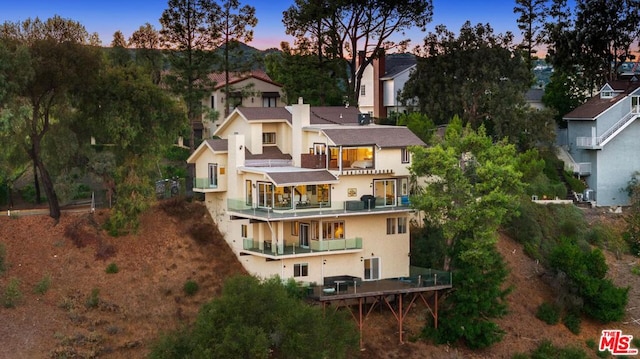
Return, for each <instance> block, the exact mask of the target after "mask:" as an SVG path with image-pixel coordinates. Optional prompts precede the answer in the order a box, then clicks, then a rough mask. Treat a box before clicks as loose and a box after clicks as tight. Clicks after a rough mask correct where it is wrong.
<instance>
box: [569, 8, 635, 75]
mask: <svg viewBox="0 0 640 359" xmlns="http://www.w3.org/2000/svg"><path fill="white" fill-rule="evenodd" d="M639 22H640V1H637V0H622V1H614V2H611V1H607V0H588V1H587V0H579V1H577V9H576V22H575V26H576V34H577V43H578V44H579V45H580V50H581V57H580V60H581V61H580V62H581V63H582V65H583V66H584V68H585V72H587V73H588V72H594V73H595V75H597V77H596V78H595V79H594V85H595V86H596V87H599V86H601V85H602V83H603V82H604V81H608V80H613V79H615V77H616V76H615V71H616V70H617V67H618V64H619V63H620V61H625V60H626V59H627V58H628V57H629V55H630V50H631V45H632V44H633V43H634V42H637V41H638V39H639V35H640V27H639V26H638V23H639Z"/></svg>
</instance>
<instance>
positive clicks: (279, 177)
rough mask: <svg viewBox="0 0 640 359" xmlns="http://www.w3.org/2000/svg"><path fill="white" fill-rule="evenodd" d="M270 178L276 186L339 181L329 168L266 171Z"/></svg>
mask: <svg viewBox="0 0 640 359" xmlns="http://www.w3.org/2000/svg"><path fill="white" fill-rule="evenodd" d="M266 173H267V175H268V176H269V178H271V179H272V180H273V182H274V183H275V184H276V186H286V185H304V184H314V183H331V182H337V181H338V179H337V178H336V176H334V175H332V174H331V172H329V171H327V170H307V171H296V170H291V171H286V170H285V171H269V170H267V171H266Z"/></svg>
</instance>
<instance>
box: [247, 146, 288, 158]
mask: <svg viewBox="0 0 640 359" xmlns="http://www.w3.org/2000/svg"><path fill="white" fill-rule="evenodd" d="M245 159H247V160H262V159H270V160H274V159H283V160H290V159H291V155H290V154H288V153H282V151H280V149H279V148H278V147H276V146H264V147H262V153H261V154H256V155H254V154H252V153H251V152H249V150H246V151H245Z"/></svg>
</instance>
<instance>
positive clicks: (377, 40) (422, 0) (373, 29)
mask: <svg viewBox="0 0 640 359" xmlns="http://www.w3.org/2000/svg"><path fill="white" fill-rule="evenodd" d="M432 15H433V5H432V2H431V0H408V1H395V0H390V1H374V2H362V1H354V0H341V1H315V0H296V1H295V4H294V5H292V6H291V7H289V8H288V9H287V10H286V11H285V12H284V14H283V16H284V18H283V23H284V25H285V29H286V33H287V34H289V35H293V36H294V37H296V39H297V40H296V42H297V43H298V44H305V47H308V45H311V48H312V49H313V52H314V53H316V54H317V56H318V58H319V59H320V60H319V61H320V62H322V59H324V58H328V59H341V60H342V61H344V62H345V63H346V64H347V66H348V71H349V77H348V82H347V84H348V86H349V91H348V95H349V100H350V103H351V104H354V105H356V104H357V102H358V96H357V94H358V92H359V90H360V83H361V79H362V74H363V72H364V68H365V67H366V66H367V65H368V64H370V63H371V62H372V61H373V59H374V58H376V57H377V56H380V54H381V53H382V52H381V50H382V49H387V50H388V49H391V48H394V47H399V48H400V49H401V50H402V49H404V48H405V47H406V44H407V41H408V40H401V41H399V42H398V43H395V42H393V41H391V36H392V35H397V34H403V32H404V31H405V30H407V29H410V28H418V29H421V30H422V31H424V30H425V28H426V25H427V24H428V23H429V22H431V18H432ZM360 54H362V55H363V56H361V57H360ZM359 57H360V58H361V60H360V62H359V60H358V58H359Z"/></svg>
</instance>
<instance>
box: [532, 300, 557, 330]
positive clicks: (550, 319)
mask: <svg viewBox="0 0 640 359" xmlns="http://www.w3.org/2000/svg"><path fill="white" fill-rule="evenodd" d="M536 318H538V319H540V320H542V321H543V322H545V323H547V324H549V325H554V324H558V322H559V321H560V308H558V307H557V306H555V305H553V304H549V303H547V302H544V303H542V304H540V306H539V307H538V310H537V311H536Z"/></svg>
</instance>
